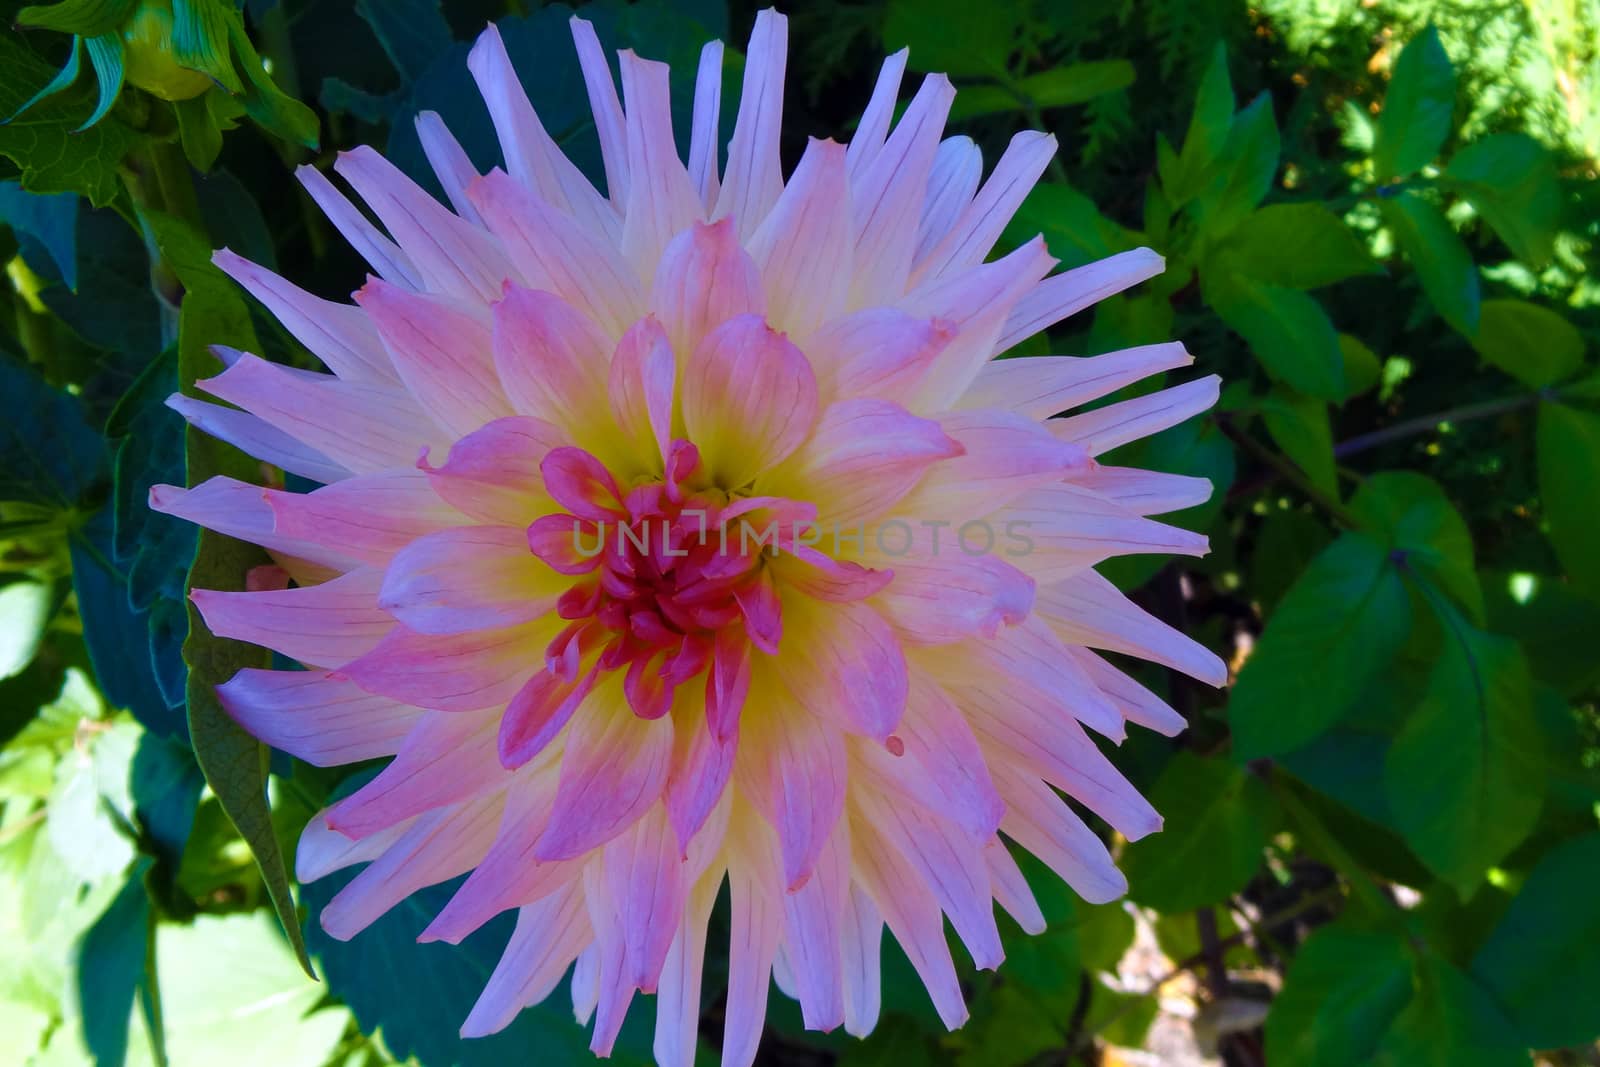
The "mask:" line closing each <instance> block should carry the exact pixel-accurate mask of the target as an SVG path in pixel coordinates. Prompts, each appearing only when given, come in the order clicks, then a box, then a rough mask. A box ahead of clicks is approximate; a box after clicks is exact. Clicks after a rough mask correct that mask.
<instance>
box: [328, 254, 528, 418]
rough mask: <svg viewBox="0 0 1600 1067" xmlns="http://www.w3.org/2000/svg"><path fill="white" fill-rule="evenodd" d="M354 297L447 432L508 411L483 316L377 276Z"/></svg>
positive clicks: (402, 372)
mask: <svg viewBox="0 0 1600 1067" xmlns="http://www.w3.org/2000/svg"><path fill="white" fill-rule="evenodd" d="M356 303H358V304H360V305H361V307H362V309H363V310H365V311H366V313H367V315H368V316H369V317H370V318H371V319H372V324H373V325H374V326H376V327H377V329H378V334H379V336H380V337H382V338H383V344H384V347H385V348H386V349H387V350H388V352H389V356H390V359H391V360H392V361H393V363H394V367H395V370H396V371H398V372H399V374H400V379H401V380H402V381H403V382H405V384H406V388H407V389H408V390H410V392H411V395H412V396H413V397H415V398H416V399H417V403H419V404H420V405H422V408H423V410H425V411H426V412H427V413H428V414H429V415H431V416H432V417H433V421H434V422H436V423H438V424H439V425H440V426H441V427H443V428H444V429H445V430H446V431H447V432H448V433H449V435H450V436H452V437H463V436H465V435H467V434H469V433H472V432H473V431H474V430H476V429H478V428H480V427H481V426H483V424H484V423H486V422H493V421H494V420H495V419H498V418H503V417H505V416H508V415H510V414H511V404H510V402H509V401H508V400H507V399H506V394H505V392H504V390H502V389H501V388H500V380H499V378H498V377H497V376H496V375H495V368H494V359H493V357H492V354H491V344H490V337H489V327H488V324H487V323H486V322H485V321H484V319H483V318H482V317H480V316H479V315H471V314H467V313H466V311H464V310H463V309H462V306H461V305H458V304H454V303H453V302H451V301H447V300H444V299H441V298H439V297H434V296H425V295H421V294H418V293H413V292H410V291H409V290H406V289H401V288H400V287H398V286H394V285H390V284H389V283H387V282H383V281H379V280H378V279H372V280H371V281H369V282H368V283H367V284H366V285H365V286H363V287H362V288H361V290H360V291H359V292H357V293H356Z"/></svg>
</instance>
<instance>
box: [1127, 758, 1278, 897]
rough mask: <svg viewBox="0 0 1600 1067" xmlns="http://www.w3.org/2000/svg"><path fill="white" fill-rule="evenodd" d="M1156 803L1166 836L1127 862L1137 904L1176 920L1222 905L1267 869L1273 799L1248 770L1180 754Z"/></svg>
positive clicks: (1132, 851)
mask: <svg viewBox="0 0 1600 1067" xmlns="http://www.w3.org/2000/svg"><path fill="white" fill-rule="evenodd" d="M1150 803H1151V804H1153V805H1155V808H1156V810H1157V811H1159V812H1161V813H1162V815H1163V816H1164V817H1165V819H1166V825H1165V826H1164V827H1163V829H1164V830H1165V831H1167V832H1165V833H1162V834H1158V835H1155V836H1152V837H1147V838H1144V839H1143V840H1140V841H1135V842H1134V843H1133V844H1131V845H1129V846H1128V847H1127V848H1126V849H1125V850H1124V851H1123V853H1122V859H1121V866H1122V870H1123V872H1124V873H1125V874H1126V875H1127V876H1128V887H1129V889H1128V892H1129V895H1130V896H1131V897H1132V898H1133V899H1134V900H1135V901H1137V902H1138V903H1140V904H1144V905H1146V906H1148V907H1152V908H1155V909H1156V910H1157V911H1162V912H1169V913H1170V912H1178V911H1192V910H1194V909H1195V908H1199V907H1202V906H1205V905H1208V904H1217V903H1220V902H1221V901H1224V900H1226V899H1227V898H1228V896H1229V894H1231V893H1233V892H1235V891H1237V890H1238V889H1240V888H1241V887H1243V886H1244V884H1245V883H1246V882H1247V881H1249V880H1250V876H1251V875H1253V874H1254V873H1255V871H1256V868H1258V867H1259V866H1260V865H1261V853H1262V850H1263V849H1264V848H1265V847H1266V844H1267V812H1268V809H1269V799H1268V796H1267V792H1266V787H1265V786H1263V785H1262V784H1261V782H1260V780H1259V779H1257V778H1256V777H1255V776H1254V775H1252V774H1249V773H1248V772H1246V771H1245V770H1243V769H1242V768H1240V767H1236V766H1233V765H1231V764H1229V763H1226V762H1224V761H1222V760H1206V759H1201V758H1200V757H1199V756H1196V755H1193V754H1192V753H1189V752H1180V753H1178V754H1177V755H1176V756H1174V757H1173V758H1172V761H1171V762H1170V763H1168V764H1167V767H1166V769H1165V770H1164V771H1162V773H1161V777H1160V778H1158V779H1156V784H1155V787H1154V788H1153V789H1152V790H1151V792H1150Z"/></svg>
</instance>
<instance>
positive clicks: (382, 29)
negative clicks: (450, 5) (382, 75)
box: [356, 0, 453, 81]
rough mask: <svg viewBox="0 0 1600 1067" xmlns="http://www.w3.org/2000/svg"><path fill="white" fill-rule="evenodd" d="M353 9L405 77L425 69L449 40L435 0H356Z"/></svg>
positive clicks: (415, 75) (442, 50)
mask: <svg viewBox="0 0 1600 1067" xmlns="http://www.w3.org/2000/svg"><path fill="white" fill-rule="evenodd" d="M356 12H357V14H359V15H360V16H361V17H362V18H363V19H365V20H366V22H367V25H369V26H371V27H372V32H373V33H374V34H376V35H377V38H378V43H379V44H381V45H382V46H383V50H384V53H385V54H387V55H388V57H389V62H391V63H393V64H394V69H395V70H396V71H398V72H399V73H400V76H401V78H403V79H405V80H406V81H410V80H411V79H413V78H416V77H417V76H419V75H420V74H422V72H423V71H425V70H427V69H428V67H429V65H430V64H432V63H433V61H434V60H435V59H437V58H438V57H439V56H440V55H441V54H442V53H443V52H445V51H446V50H447V49H448V48H449V47H450V45H451V43H452V41H453V38H452V37H451V36H450V26H449V24H448V23H447V22H445V20H444V14H443V13H442V12H441V11H440V10H439V0H356Z"/></svg>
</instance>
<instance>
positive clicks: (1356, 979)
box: [1266, 925, 1411, 1067]
mask: <svg viewBox="0 0 1600 1067" xmlns="http://www.w3.org/2000/svg"><path fill="white" fill-rule="evenodd" d="M1410 996H1411V967H1410V964H1409V961H1408V960H1407V958H1406V954H1405V951H1404V949H1403V948H1402V947H1401V942H1400V940H1399V939H1398V938H1396V937H1395V936H1393V935H1392V934H1388V933H1379V932H1375V931H1368V930H1359V929H1355V928H1352V927H1348V926H1344V925H1334V926H1326V927H1323V928H1322V929H1321V930H1318V931H1317V932H1316V933H1314V934H1312V935H1311V937H1310V938H1309V939H1307V941H1306V943H1305V944H1304V945H1302V946H1301V947H1300V951H1299V952H1298V953H1296V954H1295V957H1294V962H1293V963H1292V964H1290V965H1289V972H1288V974H1287V975H1285V977H1284V982H1283V991H1282V992H1280V993H1279V994H1278V996H1277V998H1276V999H1275V1000H1273V1002H1272V1011H1271V1013H1270V1014H1269V1015H1268V1016H1267V1027H1266V1030H1267V1062H1269V1063H1292V1064H1294V1065H1295V1067H1351V1065H1353V1064H1359V1063H1367V1062H1369V1061H1370V1060H1371V1058H1372V1055H1373V1053H1374V1052H1375V1051H1376V1050H1377V1048H1378V1044H1379V1042H1380V1041H1382V1039H1383V1035H1384V1034H1385V1033H1386V1032H1387V1031H1388V1029H1389V1025H1390V1023H1391V1022H1392V1021H1393V1020H1394V1018H1395V1016H1397V1015H1398V1014H1399V1013H1400V1011H1401V1009H1403V1008H1404V1007H1405V1005H1406V1001H1407V1000H1408V999H1409V998H1410Z"/></svg>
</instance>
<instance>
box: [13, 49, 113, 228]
mask: <svg viewBox="0 0 1600 1067" xmlns="http://www.w3.org/2000/svg"><path fill="white" fill-rule="evenodd" d="M73 55H74V57H76V55H77V52H76V51H74V52H73ZM70 66H71V70H72V74H73V75H76V73H77V66H76V63H75V62H74V63H72V64H70ZM0 70H3V71H5V72H6V77H5V78H3V79H0V115H11V116H12V118H11V119H10V121H8V122H6V123H5V124H3V125H0V155H3V156H5V157H7V158H8V159H10V160H11V161H12V162H14V163H15V164H16V165H17V167H18V169H19V170H20V171H21V172H22V184H23V186H24V187H25V188H27V190H28V191H29V192H32V193H61V192H75V193H82V194H83V195H84V196H87V197H88V198H89V200H90V202H91V203H93V204H94V205H95V206H96V207H100V206H103V205H106V204H109V203H111V201H112V200H113V199H115V198H116V196H117V193H118V192H120V191H121V189H122V180H121V178H120V177H119V176H118V174H117V164H118V163H120V162H121V161H122V157H123V156H125V155H127V153H128V150H129V149H130V148H132V147H133V145H134V144H135V143H136V141H137V140H138V135H137V134H135V133H134V132H133V131H132V130H130V129H129V128H128V127H127V126H125V125H124V124H123V123H122V122H120V121H119V120H117V119H116V118H109V119H105V120H103V121H101V122H97V123H95V124H94V125H93V126H92V127H91V128H90V129H87V130H84V131H83V132H81V133H77V132H75V131H76V130H77V129H78V127H79V126H81V125H82V122H83V118H84V116H85V115H86V114H88V113H89V111H90V106H89V105H88V103H87V101H86V100H85V98H84V93H83V92H82V91H80V90H74V91H70V92H68V91H61V92H57V93H54V94H52V95H51V96H50V97H49V99H42V98H39V99H34V100H32V101H30V98H31V97H34V96H35V93H34V91H33V90H34V87H36V86H41V85H46V83H50V84H49V85H48V86H47V88H49V87H54V85H55V83H54V82H51V72H50V68H49V67H47V66H45V64H44V63H42V62H40V61H39V59H38V58H37V57H36V56H35V55H34V54H33V53H32V52H31V51H29V50H28V48H27V47H26V46H24V45H23V44H22V42H21V40H20V39H19V38H18V37H17V36H16V35H15V34H0ZM70 83H71V79H70V78H68V80H67V84H70ZM65 88H66V86H65V85H62V86H60V89H62V90H65ZM24 107H26V113H25V114H18V112H19V111H21V110H22V109H23V108H24Z"/></svg>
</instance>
